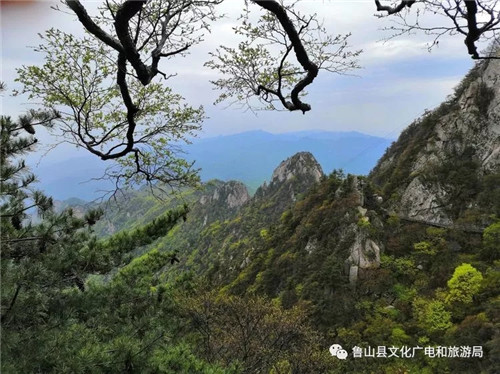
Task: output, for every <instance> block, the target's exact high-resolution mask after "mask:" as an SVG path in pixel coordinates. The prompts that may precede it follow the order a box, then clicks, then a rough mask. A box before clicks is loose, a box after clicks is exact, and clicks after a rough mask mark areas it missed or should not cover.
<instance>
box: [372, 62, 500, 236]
mask: <svg viewBox="0 0 500 374" xmlns="http://www.w3.org/2000/svg"><path fill="white" fill-rule="evenodd" d="M499 83H500V60H486V61H484V62H481V63H479V64H478V65H477V66H476V67H475V68H474V69H472V70H471V72H470V73H469V74H468V76H467V77H466V78H465V79H464V80H463V82H462V83H461V84H460V85H459V86H458V87H457V89H456V94H455V97H454V98H452V99H450V100H448V101H447V102H446V103H444V104H442V105H441V106H440V107H439V108H437V109H436V110H434V111H432V112H429V113H427V114H425V115H424V116H423V117H422V118H421V119H419V120H417V121H416V122H415V123H413V124H412V125H411V126H410V127H409V128H408V129H407V130H405V131H404V132H403V133H402V134H401V136H400V138H399V139H398V141H397V142H396V143H395V144H393V146H391V148H389V150H388V151H387V152H386V155H385V156H384V157H383V158H382V159H381V160H380V162H379V163H378V165H377V166H376V167H375V169H374V170H373V171H372V173H371V175H370V177H371V179H372V180H373V181H374V182H375V183H376V184H378V185H379V186H381V187H382V188H383V190H384V192H385V196H384V200H385V199H390V200H391V201H389V204H388V206H387V207H388V208H389V210H391V211H393V212H395V213H397V214H398V215H399V216H401V217H403V218H408V219H411V220H415V221H422V222H427V223H429V224H435V225H440V226H444V227H447V226H451V225H453V223H454V222H455V221H456V220H457V219H458V218H459V217H460V216H461V214H463V212H464V211H465V210H466V209H474V208H475V207H476V206H477V196H475V195H474V191H476V195H477V190H478V188H475V187H474V186H473V184H474V183H476V181H477V183H476V185H479V184H480V183H481V180H482V178H484V177H485V176H487V175H490V174H496V173H499V172H500V84H499ZM387 181H392V184H391V183H387Z"/></svg>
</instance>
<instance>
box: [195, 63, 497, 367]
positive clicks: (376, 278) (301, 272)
mask: <svg viewBox="0 0 500 374" xmlns="http://www.w3.org/2000/svg"><path fill="white" fill-rule="evenodd" d="M498 73H500V63H499V62H498V61H493V60H492V61H486V62H483V63H480V64H478V65H477V66H476V67H475V68H474V69H473V70H472V71H471V72H470V74H469V75H468V76H467V77H466V78H465V79H464V81H463V82H462V83H461V85H460V86H459V87H458V88H457V90H456V93H455V95H454V96H453V97H451V98H449V100H448V101H447V102H445V103H443V104H442V105H441V106H440V107H439V108H437V109H435V110H433V111H431V112H428V113H426V114H424V115H423V116H422V118H420V119H418V120H417V121H415V122H414V123H413V124H411V125H410V126H409V128H408V129H407V130H405V131H404V132H403V134H402V135H401V137H400V138H399V140H398V141H397V142H395V144H394V145H393V146H392V147H391V148H390V149H389V150H388V151H387V153H386V155H385V156H384V157H383V158H382V160H381V161H380V162H379V164H378V166H377V167H376V168H375V169H374V170H373V172H372V173H371V175H370V176H369V177H368V178H363V177H355V176H347V177H345V176H344V175H343V174H342V173H339V172H334V173H332V174H331V175H330V176H329V177H328V178H323V180H322V181H321V182H320V183H318V184H316V185H315V186H314V187H313V189H312V190H311V191H309V192H308V193H307V194H305V195H304V196H302V197H301V198H300V199H298V201H297V202H296V203H295V204H294V205H293V206H292V207H291V208H289V209H286V210H284V211H283V213H282V214H281V215H280V218H279V220H274V221H273V220H267V221H266V223H268V224H269V226H267V227H262V226H259V225H254V224H253V223H254V222H255V221H256V219H255V214H258V213H257V211H252V209H246V210H245V209H243V210H241V211H240V213H239V214H238V216H237V218H236V220H235V221H232V222H231V221H230V222H226V223H223V224H222V225H221V224H220V223H218V222H217V223H216V224H212V225H211V226H210V228H209V230H208V231H204V232H203V233H202V234H201V237H199V238H197V239H195V241H194V242H193V245H194V250H195V252H196V253H198V251H205V253H206V255H204V256H196V255H195V256H194V257H193V256H192V257H191V258H190V261H191V262H192V263H196V262H197V261H199V263H201V264H203V266H202V268H203V269H206V270H207V272H206V276H207V277H208V278H207V282H208V283H210V284H212V285H219V287H220V289H221V291H220V292H221V293H222V294H226V295H237V296H239V297H246V296H248V295H258V296H262V295H265V296H266V297H269V298H271V299H273V300H276V301H277V302H279V304H280V305H281V306H282V307H283V308H285V309H287V308H291V307H292V306H294V305H297V303H300V302H308V303H309V305H310V308H311V309H310V311H311V313H312V314H311V316H312V317H311V318H312V320H311V322H312V324H313V325H314V326H315V327H316V328H317V329H318V330H319V331H321V334H322V335H323V337H325V338H326V339H327V341H328V342H330V343H333V342H335V343H339V344H342V345H343V346H344V347H347V348H348V350H349V351H350V350H351V349H352V348H353V347H354V346H361V347H365V348H366V347H368V346H371V347H377V346H379V345H380V346H382V345H386V346H391V345H394V346H398V347H401V346H412V347H415V346H420V347H423V346H431V347H435V346H444V347H453V346H481V349H483V350H484V357H483V358H481V359H479V358H474V359H472V358H469V359H466V358H462V359H460V358H458V359H453V358H447V357H445V358H440V359H433V358H430V357H428V356H426V355H424V354H422V355H420V356H418V357H416V358H415V359H413V360H401V359H400V360H397V359H392V360H386V361H384V360H376V359H375V360H374V359H371V358H369V357H367V358H362V359H357V360H353V359H352V358H351V359H350V360H346V361H344V362H339V361H336V362H334V363H332V364H331V365H332V368H333V367H335V368H336V369H335V370H346V372H390V373H392V372H405V371H409V372H419V373H420V372H429V373H431V372H440V373H441V372H442V373H446V372H464V373H478V372H491V373H493V372H497V371H498V369H499V362H498V361H497V357H498V347H499V339H500V333H499V320H498V308H499V305H498V290H499V272H498V266H499V263H498V258H499V251H500V247H499V246H500V240H499V237H500V223H499V221H498V216H499V213H500V211H499V205H498V203H499V201H500V183H499V181H500V174H499V172H500V170H499V160H500V158H499V154H500V152H499V151H500V138H499V135H500V122H499V121H498V119H499V115H500V106H499V102H500V91H499V85H498V83H497V81H498V79H499V74H498ZM297 178H299V177H298V176H297ZM263 190H264V191H265V189H263ZM256 198H258V199H259V198H260V201H261V204H262V205H261V206H260V207H259V211H262V210H265V209H266V203H265V202H266V201H268V200H266V196H265V195H264V196H262V191H261V192H259V191H258V192H257V194H256ZM271 201H272V200H271ZM257 217H259V219H261V218H260V216H257ZM257 221H259V220H257ZM257 227H259V228H260V230H255V228H257ZM261 227H262V228H261ZM239 228H245V229H244V230H240V229H239ZM249 228H251V229H249ZM200 238H202V239H200ZM196 243H198V244H200V246H198V247H197V244H196Z"/></svg>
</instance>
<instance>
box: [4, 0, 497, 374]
mask: <svg viewBox="0 0 500 374" xmlns="http://www.w3.org/2000/svg"><path fill="white" fill-rule="evenodd" d="M217 3H219V1H201V2H199V4H198V2H193V1H187V0H183V1H180V2H169V1H166V2H162V1H150V2H148V1H125V2H106V4H107V5H106V4H105V5H104V8H103V16H102V17H101V18H96V19H92V18H91V17H90V16H89V15H88V14H87V12H86V11H85V8H84V6H83V5H82V4H81V3H80V2H79V1H66V2H65V4H66V5H67V11H70V12H74V14H76V15H77V16H78V19H79V22H80V23H81V25H83V26H84V27H85V28H86V29H87V36H86V37H85V38H84V39H78V38H77V37H75V36H74V35H72V34H70V33H66V32H62V31H59V30H55V29H52V30H49V31H47V32H46V33H45V34H43V35H42V39H43V44H42V45H41V46H40V47H39V48H38V51H39V52H40V51H41V52H42V53H43V54H44V56H46V57H45V58H46V60H45V63H44V64H43V65H41V66H35V65H33V66H24V65H23V66H22V67H20V68H19V71H18V72H19V77H18V78H17V79H18V81H19V82H20V83H21V84H22V85H23V87H24V89H23V93H25V94H28V95H29V96H30V99H33V100H38V101H41V102H42V103H43V109H30V110H29V111H28V112H26V113H25V114H21V115H19V116H18V117H17V118H14V117H10V116H4V115H2V116H1V118H0V121H1V150H0V161H1V168H0V175H1V179H0V183H1V185H0V187H1V200H0V202H1V205H0V217H1V221H0V223H1V226H0V228H1V263H0V265H1V304H0V305H1V308H0V311H1V372H2V373H5V374H10V373H68V374H70V373H71V374H73V373H74V374H84V373H89V374H90V373H92V374H94V373H150V374H170V373H172V374H173V373H187V374H197V373H200V374H202V373H205V374H230V373H231V374H250V373H265V374H308V373H311V374H317V373H332V374H333V373H387V374H403V373H429V374H432V373H450V374H452V373H471V374H472V373H498V372H500V319H499V316H500V313H499V311H500V294H499V291H500V272H499V267H500V153H499V149H500V127H499V124H500V85H499V84H498V79H499V77H500V61H499V58H500V57H499V52H498V51H499V50H498V49H495V48H494V44H493V45H492V47H491V48H490V49H489V50H488V52H486V53H488V54H489V55H488V56H487V57H491V58H484V59H483V58H479V57H480V56H479V54H478V52H477V48H475V42H476V41H477V40H478V39H479V37H480V36H481V35H482V34H481V33H484V36H488V34H487V33H488V32H489V31H491V30H494V25H493V26H488V24H487V23H480V26H481V25H482V28H481V27H480V28H479V31H480V32H481V33H480V34H479V35H476V36H477V38H476V39H475V40H472V39H474V38H473V37H472V36H474V35H473V31H474V28H473V27H472V26H471V25H469V28H468V29H466V31H467V33H466V35H467V38H469V35H472V36H471V38H469V39H466V45H465V47H463V48H464V51H463V53H464V54H466V53H469V55H471V56H472V57H473V58H476V57H477V59H478V61H477V62H476V63H475V65H474V67H473V68H472V69H471V70H470V71H469V73H468V74H467V75H466V76H465V77H464V78H463V79H462V81H461V83H460V84H459V85H458V86H456V87H455V89H454V93H453V94H452V95H450V96H449V97H448V98H447V99H446V100H445V101H444V102H443V103H441V104H440V105H439V106H438V107H436V108H435V109H433V110H429V111H426V112H425V113H424V114H422V115H421V116H420V117H419V118H417V119H415V120H414V121H413V122H412V123H411V124H409V126H408V127H407V128H406V129H405V130H404V131H403V132H402V133H401V135H400V136H399V138H398V139H397V140H396V141H395V142H393V144H392V145H391V146H390V147H389V148H388V149H387V150H386V152H385V154H384V156H383V157H382V158H381V159H380V160H379V161H378V163H377V165H376V167H375V168H374V169H373V170H372V171H371V172H370V174H369V175H365V176H361V175H351V174H345V173H344V172H343V171H342V170H341V169H337V170H334V171H333V172H332V173H330V174H328V175H325V174H324V173H323V170H322V168H321V166H320V165H319V163H318V162H317V161H316V159H315V158H314V155H313V154H311V153H309V152H299V153H296V154H295V155H291V156H290V157H289V158H288V159H286V160H283V162H282V163H281V164H280V165H276V169H275V170H274V172H273V174H272V176H270V179H269V181H268V182H266V183H264V184H263V185H261V186H260V187H259V188H258V189H257V190H256V191H255V193H254V194H253V195H251V194H250V193H249V192H248V190H247V186H245V185H244V184H243V183H242V182H239V181H222V180H216V179H214V180H211V181H208V182H203V183H202V182H201V181H200V178H199V176H198V172H197V170H196V169H195V168H194V167H193V165H192V164H191V163H190V162H187V161H185V160H184V159H183V158H182V157H181V156H179V154H177V153H176V152H175V147H176V143H175V142H177V141H181V140H183V139H186V138H187V137H188V135H189V134H190V133H192V132H194V131H196V130H197V129H198V128H200V127H201V126H202V121H203V120H204V118H205V113H204V111H203V108H197V107H191V106H189V105H188V104H186V103H185V102H183V100H182V98H181V97H180V95H177V94H175V93H174V92H173V91H172V90H171V89H170V88H168V87H166V86H165V85H162V84H160V83H158V82H157V81H156V80H154V79H155V77H160V76H162V75H165V73H163V72H162V71H161V70H160V68H159V65H158V62H159V60H160V59H161V58H163V59H168V58H170V56H172V55H175V54H183V53H184V51H185V50H186V49H187V48H188V46H190V45H191V44H195V43H198V42H200V41H201V40H202V36H200V35H201V34H199V32H200V30H206V29H208V22H209V21H216V20H217V19H218V17H219V16H218V15H217V14H216V13H215V11H214V7H215V6H216V5H217ZM388 3H389V2H388ZM396 3H397V2H396ZM413 3H414V2H412V1H403V2H401V4H400V5H399V6H396V7H393V8H391V7H389V6H384V5H382V4H381V3H380V2H379V1H375V4H376V9H377V10H378V11H382V12H386V13H387V14H388V15H392V14H396V15H397V14H398V13H399V12H401V11H404V8H405V7H408V8H409V7H411V6H412V5H413ZM423 3H425V6H426V7H427V8H425V9H427V11H433V8H432V7H431V6H432V3H433V2H423ZM459 3H461V2H457V4H459ZM464 3H465V2H464ZM469 3H474V4H476V2H469ZM477 3H478V4H479V5H481V7H480V9H481V11H484V9H487V8H486V6H487V4H488V2H484V4H481V2H479V1H477ZM483 5H484V6H483ZM250 6H254V7H255V6H260V7H261V8H262V9H263V10H265V13H264V15H263V16H262V18H260V19H259V21H258V22H257V23H256V24H253V23H252V22H253V21H251V15H250V14H251V11H250V9H251V7H250ZM458 6H459V5H457V7H458ZM462 6H463V7H464V9H465V7H467V8H466V9H465V10H466V11H467V12H468V13H467V12H466V11H465V10H464V12H463V14H462V15H463V16H464V17H466V16H467V15H468V14H471V12H472V10H471V8H470V7H471V5H470V4H464V5H462ZM245 9H246V10H245V11H244V12H243V15H244V16H245V17H247V18H243V22H242V24H241V26H240V27H238V28H236V30H237V32H238V33H240V34H241V35H243V36H245V37H247V38H249V39H248V40H249V42H248V43H247V44H244V43H243V44H241V45H240V46H239V49H238V48H236V49H235V48H230V47H223V49H221V50H218V52H217V53H218V54H217V53H215V54H214V55H213V60H212V61H210V62H209V63H207V65H208V67H209V68H210V69H215V70H219V71H220V72H221V73H222V74H226V75H225V76H226V78H223V79H220V80H218V81H215V82H214V84H215V86H216V87H217V88H219V89H221V90H222V92H223V93H222V96H221V97H220V100H221V101H223V100H228V99H229V100H233V99H237V100H240V101H244V102H246V103H247V104H248V98H249V97H250V96H251V95H256V96H257V99H258V100H257V101H258V105H260V106H261V107H262V108H264V109H276V108H277V107H279V106H280V107H282V109H284V110H285V111H290V112H294V111H297V112H298V113H297V114H298V115H302V114H303V113H306V112H308V111H309V110H311V105H310V104H309V103H308V102H307V103H306V101H307V99H308V96H304V95H303V92H302V90H303V89H305V87H306V86H307V85H309V84H311V83H312V82H313V80H314V79H315V77H316V74H317V72H318V69H320V70H321V69H324V70H328V71H330V70H336V71H337V72H339V71H350V70H352V69H357V68H358V60H357V59H358V56H359V55H360V53H361V52H360V51H356V50H352V49H350V48H349V46H348V44H347V42H346V40H347V38H348V35H345V36H337V37H331V36H327V37H326V39H324V40H323V42H321V43H319V42H317V43H316V42H315V39H313V36H312V35H315V33H316V32H323V31H324V30H323V29H322V26H321V24H320V23H316V19H315V18H314V17H312V18H310V19H308V20H305V19H304V18H303V16H302V15H300V14H298V13H296V12H295V11H294V8H293V7H292V6H285V5H283V2H280V1H257V0H254V1H250V2H247V8H245ZM457 9H458V8H457ZM457 9H455V10H456V12H457V13H456V14H455V17H459V16H458V15H459V14H460V12H459V11H458V10H457ZM494 10H495V11H497V13H498V9H497V8H495V7H493V8H491V9H490V11H489V12H487V13H488V14H491V16H492V17H493V18H492V19H493V20H495V19H496V18H495V14H496V13H494ZM476 11H478V10H477V9H476ZM106 12H108V13H106ZM106 14H108V16H106ZM444 14H445V15H447V16H448V17H450V18H451V19H452V20H455V19H454V18H453V17H451V16H452V15H453V14H450V12H449V11H448V10H444ZM176 17H177V18H176ZM242 17H243V16H242ZM496 17H497V21H495V22H497V23H498V15H497V16H496ZM172 19H177V23H176V24H175V25H174V26H172V25H171V24H170V23H169V22H171V20H172ZM457 22H458V21H457ZM481 22H482V21H481ZM493 23H494V22H493V21H492V24H493ZM460 24H461V23H460ZM451 27H452V30H454V29H453V28H454V27H455V26H454V25H452V26H451ZM457 27H458V25H457ZM110 30H111V31H113V32H114V34H113V33H111V31H110ZM424 31H425V30H424ZM476 31H477V32H479V31H478V29H477V27H476ZM455 33H457V31H456V30H455ZM459 34H460V33H459ZM186 35H187V36H186ZM259 37H261V38H263V40H264V41H266V40H267V41H268V42H269V41H270V42H271V43H275V44H276V43H277V44H278V45H279V46H280V47H283V48H284V52H283V53H284V55H283V59H282V60H281V63H280V64H279V65H278V68H277V70H276V71H275V66H276V61H278V63H279V62H280V60H279V59H278V60H276V57H275V56H274V55H273V54H272V52H273V50H272V49H271V50H268V49H266V48H267V47H268V44H267V43H263V44H255V43H254V44H252V43H253V42H254V41H255V40H256V39H257V38H259ZM280 38H284V39H285V42H283V43H284V44H283V43H282V44H280V43H281V41H282V39H280ZM308 45H312V47H308ZM331 45H336V46H337V47H338V49H337V50H336V51H337V52H336V53H338V54H336V55H332V54H331V52H328V49H327V48H326V47H327V46H331ZM167 47H168V48H167ZM165 48H167V49H165ZM76 49H78V50H79V51H80V52H79V53H78V55H75V54H74V52H75V50H76ZM110 51H111V52H113V57H112V58H108V57H109V55H110V54H111V52H110ZM292 51H293V53H292ZM273 53H274V52H273ZM143 54H147V55H148V56H149V57H150V58H149V59H148V60H146V59H144V57H143ZM115 55H116V56H115ZM342 55H343V58H342V61H341V62H340V63H339V61H338V60H337V57H339V56H341V57H342ZM290 56H291V57H293V58H297V61H298V62H297V61H294V62H293V63H292V62H290V63H289V62H288V60H287V58H291V57H290ZM481 57H484V56H483V55H481ZM313 60H314V62H313ZM255 66H259V69H260V70H259V69H256V71H254V73H255V75H254V76H248V75H247V76H245V75H244V74H243V73H248V74H249V72H251V71H253V70H252V69H254V68H255ZM127 69H128V70H127ZM315 69H316V70H315ZM254 70H255V69H254ZM315 72H316V73H315ZM102 87H105V89H104V88H102ZM5 90H6V87H3V86H2V91H4V92H5ZM20 93H21V92H19V93H18V94H20ZM61 108H63V109H61ZM68 108H69V109H68ZM58 127H59V128H62V129H63V131H64V132H65V134H66V135H67V136H69V137H70V138H71V139H73V141H74V143H75V144H76V145H78V146H79V147H82V148H84V149H86V150H87V151H88V152H90V153H92V154H94V155H96V156H97V157H99V158H101V160H103V161H106V160H111V161H113V162H116V163H115V164H113V165H114V166H113V167H112V168H110V169H108V170H107V171H106V177H107V178H109V179H110V180H112V181H113V183H115V186H116V190H113V191H112V192H111V195H110V196H108V197H109V201H108V200H106V201H103V202H93V203H91V204H87V205H85V206H84V207H82V206H81V205H79V204H72V203H71V202H67V203H66V204H65V205H64V206H63V207H60V206H59V207H56V206H55V202H54V200H53V199H52V198H51V197H50V196H46V195H45V194H44V193H43V192H42V191H39V190H38V189H37V188H36V186H37V185H36V184H35V182H36V180H37V176H36V175H35V174H34V171H33V170H31V169H30V167H29V166H28V165H27V163H26V161H25V159H26V157H28V156H29V155H30V154H31V153H33V152H34V151H35V150H36V147H37V145H38V142H39V140H38V138H37V136H38V135H37V134H38V133H39V131H41V129H42V128H45V129H49V130H50V129H55V128H58ZM42 182H43V181H42Z"/></svg>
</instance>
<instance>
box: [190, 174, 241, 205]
mask: <svg viewBox="0 0 500 374" xmlns="http://www.w3.org/2000/svg"><path fill="white" fill-rule="evenodd" d="M248 200H250V195H249V194H248V190H247V188H246V186H245V185H244V184H243V183H241V182H237V181H229V182H225V183H222V184H220V185H218V186H217V187H216V188H215V190H214V191H213V192H211V191H210V193H209V194H205V195H203V196H201V198H200V204H201V205H205V204H209V203H213V202H216V203H218V204H220V203H222V204H225V205H226V206H227V207H229V208H239V207H241V206H242V205H243V204H245V203H246V202H247V201H248Z"/></svg>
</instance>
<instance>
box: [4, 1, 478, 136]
mask: <svg viewBox="0 0 500 374" xmlns="http://www.w3.org/2000/svg"><path fill="white" fill-rule="evenodd" d="M84 3H85V4H87V6H88V8H89V9H91V10H92V9H95V7H96V5H97V3H96V2H92V1H84ZM53 4H54V3H53V2H49V1H38V2H36V1H32V2H15V3H8V4H4V3H2V6H1V12H2V18H1V21H2V26H1V31H2V64H3V66H2V79H3V80H4V81H5V82H6V83H7V85H8V88H9V89H13V88H16V87H17V85H16V83H15V82H14V78H15V75H16V73H15V68H16V67H19V66H21V65H23V64H24V65H29V64H37V63H40V62H41V61H42V60H41V56H40V55H39V54H37V53H36V52H34V51H33V50H32V49H30V48H28V46H34V45H36V44H38V36H37V33H39V32H43V31H44V30H46V29H48V28H50V27H55V28H59V29H62V30H64V31H67V32H73V33H81V32H82V26H81V25H80V23H78V22H77V21H76V17H75V16H72V15H70V14H64V13H61V12H56V11H54V10H51V9H50V5H53ZM242 4H243V0H226V2H225V3H224V4H223V5H222V6H221V11H223V12H224V13H227V14H228V17H227V18H226V19H224V20H222V21H220V22H218V23H217V24H216V25H215V26H214V27H213V31H212V34H211V35H208V36H207V37H206V42H205V43H203V44H201V45H198V46H196V47H195V48H194V49H193V50H192V52H191V55H190V56H188V57H187V58H185V59H182V58H179V59H175V60H172V61H173V62H171V63H169V65H167V66H166V70H167V72H169V73H173V72H177V73H178V76H177V77H176V78H174V79H172V80H171V81H169V84H170V85H171V86H172V87H173V88H174V89H175V90H176V91H177V92H180V93H181V94H183V95H184V96H185V97H186V99H187V100H188V101H189V102H190V103H191V104H192V105H194V106H197V105H204V106H205V109H206V112H207V114H208V116H209V117H210V118H209V119H208V120H207V121H206V122H205V123H204V125H203V133H202V134H201V136H214V135H219V134H230V133H238V132H243V131H247V130H253V129H262V130H265V131H269V132H273V133H279V132H288V131H296V130H312V129H324V130H330V131H349V130H356V131H360V132H364V133H368V134H373V135H378V136H383V137H390V138H395V137H397V135H398V134H399V132H400V131H401V130H402V129H403V128H405V127H406V126H407V125H408V124H409V123H410V122H411V121H412V120H413V119H415V118H416V117H417V116H418V115H420V114H422V112H423V111H424V110H425V109H427V108H433V107H435V106H436V105H438V104H439V103H440V102H441V101H442V100H443V99H445V98H446V96H447V95H448V94H450V93H451V92H452V89H453V87H454V86H455V85H456V84H457V83H458V82H459V80H460V79H461V77H463V75H464V74H465V73H466V72H467V70H468V69H469V68H470V67H471V66H472V64H473V62H472V60H471V59H470V58H469V57H468V55H467V53H466V49H465V47H464V44H463V40H462V38H461V37H460V36H459V37H455V38H447V39H443V40H442V41H441V42H440V46H439V48H436V49H433V51H432V52H431V53H429V52H428V51H427V49H426V42H428V41H430V39H429V37H427V36H425V35H416V36H409V37H404V38H399V39H397V40H394V41H391V42H388V43H385V44H383V43H382V42H379V40H381V39H383V38H384V36H387V34H385V33H383V32H382V31H381V30H380V28H382V27H384V26H388V25H390V24H389V20H388V19H378V18H376V17H374V13H375V9H374V4H373V1H372V0H363V1H352V0H349V1H336V0H331V1H321V0H303V1H302V2H301V7H302V9H304V10H305V11H315V12H317V13H319V14H320V18H321V17H322V18H324V22H325V26H326V27H327V29H328V30H329V32H330V33H333V34H337V33H347V32H352V38H351V44H352V45H353V46H354V47H355V48H356V49H358V48H362V49H363V50H364V53H363V54H362V55H361V57H360V63H361V65H362V66H363V69H361V70H358V71H356V72H355V74H357V75H358V76H357V77H352V76H338V75H334V74H329V73H320V75H319V76H318V78H317V79H316V81H315V82H314V83H313V85H312V86H310V88H309V89H308V91H309V95H308V97H307V102H308V103H310V104H311V105H312V106H313V110H312V111H311V112H309V113H307V114H306V115H302V114H301V113H299V112H294V113H288V112H274V113H269V112H259V113H258V116H255V115H254V114H253V113H251V112H243V111H242V110H240V109H236V108H229V109H224V105H221V106H213V104H212V103H213V101H214V100H215V98H216V97H217V96H218V95H217V92H214V91H213V89H212V86H211V84H210V83H209V80H210V79H214V78H216V77H217V76H216V75H214V73H213V72H212V71H210V70H207V69H206V68H204V67H203V63H204V62H205V61H207V60H208V59H209V56H208V53H209V51H211V50H214V49H215V48H216V47H217V46H218V45H219V44H230V43H231V41H234V40H235V39H234V35H233V32H232V29H231V27H232V26H234V24H235V22H236V18H235V17H236V16H237V15H238V14H239V12H240V9H241V6H242ZM251 9H254V10H255V11H256V12H259V11H260V8H259V7H257V6H255V5H253V6H251ZM91 14H92V13H91ZM30 106H32V103H28V102H27V98H26V97H15V98H14V97H9V96H8V95H7V94H4V97H3V110H2V111H3V112H4V113H6V114H9V115H17V114H18V113H19V112H21V111H23V110H26V109H28V108H29V107H30Z"/></svg>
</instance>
